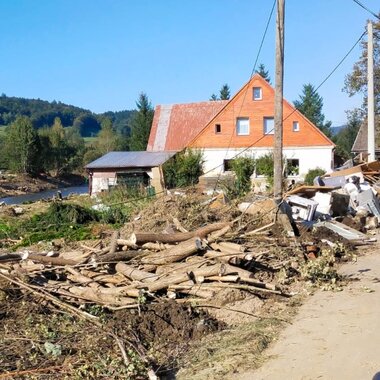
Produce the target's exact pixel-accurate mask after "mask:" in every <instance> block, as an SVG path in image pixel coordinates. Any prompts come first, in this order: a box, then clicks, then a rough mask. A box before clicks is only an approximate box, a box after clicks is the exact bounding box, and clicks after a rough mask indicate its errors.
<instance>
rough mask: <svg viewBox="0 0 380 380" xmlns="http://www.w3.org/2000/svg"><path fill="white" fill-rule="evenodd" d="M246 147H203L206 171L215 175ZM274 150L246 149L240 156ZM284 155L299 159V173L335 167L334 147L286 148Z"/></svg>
mask: <svg viewBox="0 0 380 380" xmlns="http://www.w3.org/2000/svg"><path fill="white" fill-rule="evenodd" d="M243 150H244V149H243V148H241V149H228V150H227V149H203V150H202V152H203V158H204V161H205V162H204V166H203V167H204V173H205V175H210V176H212V175H215V174H218V173H220V171H223V162H224V160H229V159H233V158H235V156H236V155H237V154H238V153H240V152H242V151H243ZM271 151H272V150H270V149H267V148H254V149H253V148H252V149H248V150H245V151H244V153H242V154H241V155H240V156H241V157H244V156H249V157H253V158H259V157H260V156H263V155H264V154H266V153H270V152H271ZM283 155H284V157H286V158H287V159H298V160H299V175H300V176H301V177H302V176H304V175H305V174H306V173H307V172H308V171H309V170H310V169H315V168H316V167H319V168H321V169H324V170H325V171H326V172H331V171H332V168H333V147H307V148H284V149H283Z"/></svg>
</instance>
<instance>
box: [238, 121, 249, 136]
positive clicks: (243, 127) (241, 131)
mask: <svg viewBox="0 0 380 380" xmlns="http://www.w3.org/2000/svg"><path fill="white" fill-rule="evenodd" d="M236 134H237V135H239V136H248V135H249V118H248V117H238V118H237V119H236Z"/></svg>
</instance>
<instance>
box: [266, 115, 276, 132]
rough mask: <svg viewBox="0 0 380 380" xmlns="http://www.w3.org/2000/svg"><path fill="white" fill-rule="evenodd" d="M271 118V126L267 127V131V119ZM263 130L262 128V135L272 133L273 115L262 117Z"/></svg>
mask: <svg viewBox="0 0 380 380" xmlns="http://www.w3.org/2000/svg"><path fill="white" fill-rule="evenodd" d="M268 120H272V121H273V128H271V129H269V130H268V131H267V121H268ZM263 130H264V135H274V117H272V116H265V117H264V119H263Z"/></svg>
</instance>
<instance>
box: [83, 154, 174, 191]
mask: <svg viewBox="0 0 380 380" xmlns="http://www.w3.org/2000/svg"><path fill="white" fill-rule="evenodd" d="M175 154H176V152H175V151H161V152H145V151H141V152H109V153H107V154H105V155H104V156H102V157H100V158H98V159H97V160H95V161H92V162H90V163H89V164H88V165H86V169H87V171H88V174H89V193H90V195H92V194H96V193H100V192H102V191H108V190H109V189H110V188H112V187H113V186H116V185H121V184H124V185H127V186H144V187H147V186H152V187H154V189H155V192H156V193H160V192H162V191H163V189H164V187H165V185H164V178H163V173H162V167H161V166H162V165H163V164H164V163H165V162H166V161H167V160H169V159H170V158H171V157H173V156H174V155H175Z"/></svg>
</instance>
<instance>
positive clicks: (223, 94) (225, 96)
mask: <svg viewBox="0 0 380 380" xmlns="http://www.w3.org/2000/svg"><path fill="white" fill-rule="evenodd" d="M230 97H231V91H230V87H229V86H228V84H227V83H225V84H224V85H223V86H222V88H221V89H220V96H219V98H220V100H229V99H230Z"/></svg>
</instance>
